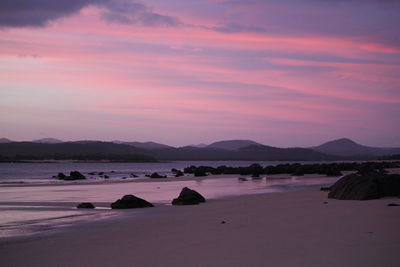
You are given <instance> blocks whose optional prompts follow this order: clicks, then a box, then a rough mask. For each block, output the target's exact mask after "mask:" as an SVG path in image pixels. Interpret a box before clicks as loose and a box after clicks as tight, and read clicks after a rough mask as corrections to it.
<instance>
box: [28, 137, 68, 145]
mask: <svg viewBox="0 0 400 267" xmlns="http://www.w3.org/2000/svg"><path fill="white" fill-rule="evenodd" d="M32 143H42V144H59V143H63V141H62V140H60V139H56V138H51V137H48V138H42V139H37V140H33V141H32Z"/></svg>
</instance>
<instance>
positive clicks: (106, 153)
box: [0, 141, 155, 161]
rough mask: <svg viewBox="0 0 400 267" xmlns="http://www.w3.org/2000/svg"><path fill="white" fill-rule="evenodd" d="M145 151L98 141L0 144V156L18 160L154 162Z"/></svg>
mask: <svg viewBox="0 0 400 267" xmlns="http://www.w3.org/2000/svg"><path fill="white" fill-rule="evenodd" d="M145 154H146V150H143V149H140V148H136V147H132V146H129V145H123V144H114V143H110V142H98V141H79V142H64V143H58V144H46V143H33V142H12V143H5V144H0V156H2V157H17V158H18V159H33V158H35V159H37V158H45V159H55V158H56V159H75V158H79V159H82V156H86V158H87V159H89V160H90V159H92V158H93V159H95V160H100V159H104V160H107V159H121V156H123V157H122V158H124V157H126V159H127V160H128V161H131V160H135V159H137V160H138V161H154V160H155V159H154V158H152V157H149V156H148V155H145Z"/></svg>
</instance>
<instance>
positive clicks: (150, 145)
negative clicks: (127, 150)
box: [121, 142, 172, 149]
mask: <svg viewBox="0 0 400 267" xmlns="http://www.w3.org/2000/svg"><path fill="white" fill-rule="evenodd" d="M121 144H124V145H129V146H134V147H138V148H143V149H161V148H172V146H168V145H164V144H160V143H155V142H121Z"/></svg>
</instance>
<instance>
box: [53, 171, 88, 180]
mask: <svg viewBox="0 0 400 267" xmlns="http://www.w3.org/2000/svg"><path fill="white" fill-rule="evenodd" d="M56 177H57V178H58V179H60V180H66V181H72V180H84V179H86V177H85V175H83V174H82V173H80V172H78V171H72V172H70V173H69V176H66V175H65V174H64V173H62V172H60V173H59V174H58V175H57V176H56Z"/></svg>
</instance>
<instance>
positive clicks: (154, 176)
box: [146, 172, 167, 179]
mask: <svg viewBox="0 0 400 267" xmlns="http://www.w3.org/2000/svg"><path fill="white" fill-rule="evenodd" d="M146 176H147V177H150V178H156V179H158V178H167V176H162V175H159V174H158V173H157V172H154V173H152V174H151V175H146Z"/></svg>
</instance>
